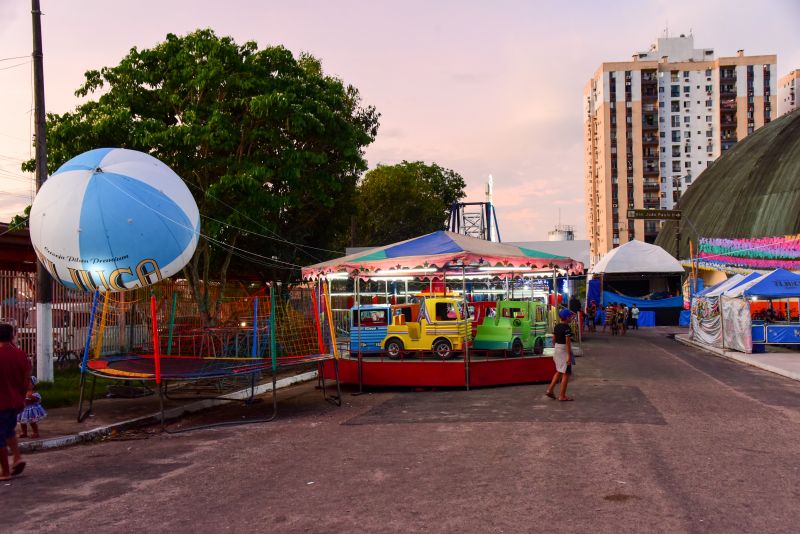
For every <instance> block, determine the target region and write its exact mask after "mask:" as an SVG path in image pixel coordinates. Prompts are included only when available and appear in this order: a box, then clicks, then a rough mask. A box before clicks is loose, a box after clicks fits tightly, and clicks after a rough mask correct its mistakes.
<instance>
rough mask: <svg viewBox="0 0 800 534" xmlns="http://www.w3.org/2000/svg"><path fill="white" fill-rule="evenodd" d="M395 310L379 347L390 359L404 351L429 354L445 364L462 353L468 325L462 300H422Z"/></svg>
mask: <svg viewBox="0 0 800 534" xmlns="http://www.w3.org/2000/svg"><path fill="white" fill-rule="evenodd" d="M394 309H395V310H396V314H395V315H394V316H393V317H392V324H390V325H389V328H388V329H387V334H386V338H385V339H384V340H383V343H382V348H383V349H384V350H385V351H386V354H387V355H388V356H389V358H392V359H397V358H399V357H400V356H401V355H402V354H403V352H404V351H427V350H432V351H433V352H434V353H435V354H436V355H437V356H438V357H439V358H441V359H443V360H447V359H449V358H451V357H452V356H453V354H454V353H455V352H460V351H462V350H464V341H465V338H467V335H468V333H469V332H470V331H471V325H470V320H469V317H467V314H466V313H465V311H464V302H463V301H462V300H460V299H457V298H452V297H427V296H423V297H420V298H419V303H418V304H412V305H408V306H397V307H395V308H394Z"/></svg>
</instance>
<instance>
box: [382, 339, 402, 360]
mask: <svg viewBox="0 0 800 534" xmlns="http://www.w3.org/2000/svg"><path fill="white" fill-rule="evenodd" d="M403 348H404V347H403V342H402V341H400V340H399V339H397V338H392V339H390V340H389V341H387V342H386V355H387V356H389V358H390V359H392V360H398V359H400V356H402V355H403Z"/></svg>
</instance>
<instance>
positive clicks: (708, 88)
mask: <svg viewBox="0 0 800 534" xmlns="http://www.w3.org/2000/svg"><path fill="white" fill-rule="evenodd" d="M713 90H714V86H713V85H706V93H711V91H713Z"/></svg>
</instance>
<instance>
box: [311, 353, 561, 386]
mask: <svg viewBox="0 0 800 534" xmlns="http://www.w3.org/2000/svg"><path fill="white" fill-rule="evenodd" d="M469 371H470V377H469V385H470V387H483V386H503V385H508V384H530V383H534V382H549V381H550V379H551V378H553V374H554V373H555V372H556V368H555V364H554V363H553V358H550V357H530V358H503V359H496V360H491V359H489V360H477V361H476V360H473V361H471V362H470V365H469ZM323 373H324V376H325V378H330V379H333V378H334V369H333V361H332V360H327V361H325V362H324V363H323ZM362 377H363V378H362V379H363V384H364V385H365V386H380V387H403V386H405V387H409V386H410V387H454V388H456V387H465V385H466V373H465V370H464V360H450V361H436V360H428V361H414V360H404V361H391V360H384V359H375V358H363V359H362ZM339 380H340V381H341V382H342V383H343V384H358V360H357V359H350V358H341V359H340V360H339Z"/></svg>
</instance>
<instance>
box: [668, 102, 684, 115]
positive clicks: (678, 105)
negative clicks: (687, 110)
mask: <svg viewBox="0 0 800 534" xmlns="http://www.w3.org/2000/svg"><path fill="white" fill-rule="evenodd" d="M669 105H670V110H671V111H672V112H673V113H677V112H679V111H680V110H681V101H680V100H671V101H670V103H669Z"/></svg>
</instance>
